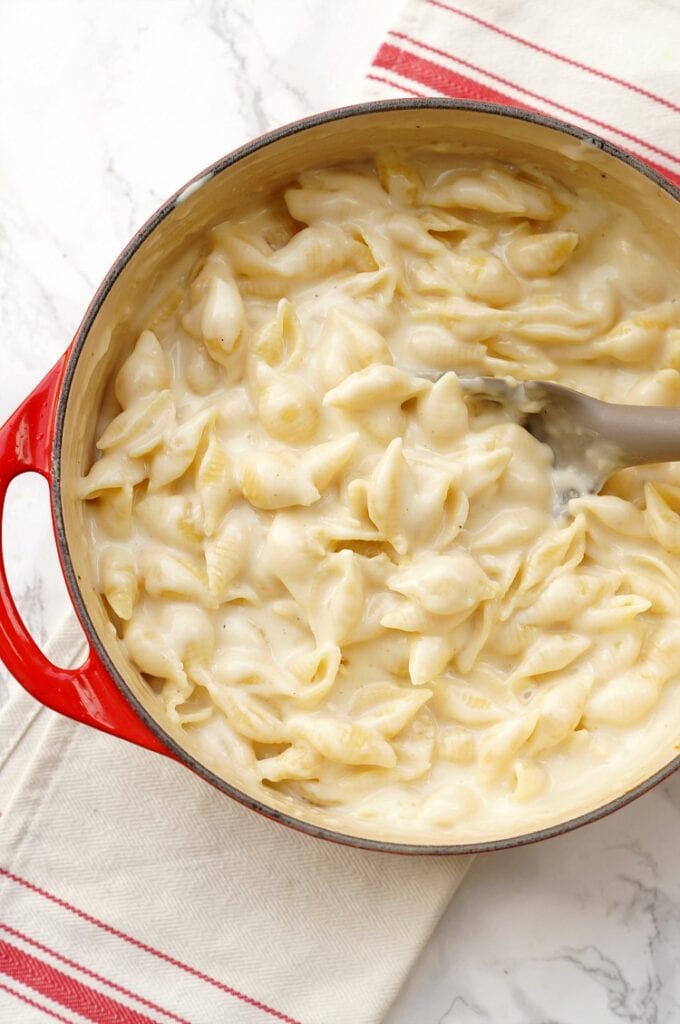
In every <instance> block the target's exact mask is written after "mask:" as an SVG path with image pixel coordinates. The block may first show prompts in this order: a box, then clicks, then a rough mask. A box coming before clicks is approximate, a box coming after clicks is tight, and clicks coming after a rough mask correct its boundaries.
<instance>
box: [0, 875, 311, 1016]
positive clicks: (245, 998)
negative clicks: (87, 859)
mask: <svg viewBox="0 0 680 1024" xmlns="http://www.w3.org/2000/svg"><path fill="white" fill-rule="evenodd" d="M0 875H4V876H5V878H9V879H10V880H11V881H13V882H16V884H17V885H22V886H23V887H24V888H25V889H29V890H30V891H31V892H34V893H36V894H37V895H38V896H42V897H44V899H46V900H49V901H50V902H51V903H54V904H56V905H57V906H58V907H63V909H64V910H68V911H70V912H71V913H72V914H75V915H76V916H77V917H80V918H82V919H83V921H88V922H89V923H90V924H93V925H95V926H96V927H97V928H101V929H102V931H105V932H108V933H109V935H115V936H116V938H119V939H122V940H123V941H124V942H129V943H130V945H131V946H136V947H137V949H142V950H144V952H145V953H150V954H151V955H152V956H156V957H158V959H159V960H163V961H164V962H165V963H167V964H171V965H172V966H173V967H179V969H180V970H182V971H185V972H186V973H187V974H190V975H191V976H192V977H194V978H198V980H199V981H203V982H205V983H206V984H207V985H212V986H213V987H214V988H217V989H219V990H220V991H221V992H226V993H227V995H230V996H233V997H234V999H239V1000H240V1001H241V1002H244V1003H247V1004H248V1005H249V1006H253V1007H254V1008H255V1009H257V1010H262V1012H263V1013H268V1014H269V1016H270V1017H275V1018H276V1020H280V1021H283V1022H284V1024H301V1022H300V1021H299V1020H296V1019H295V1018H294V1017H290V1016H289V1015H288V1014H286V1013H282V1011H281V1010H276V1009H274V1007H273V1006H268V1005H267V1004H266V1003H263V1002H261V1001H260V1000H259V999H254V998H253V996H249V995H246V994H245V993H244V992H239V990H238V989H235V988H232V987H231V985H225V984H224V982H222V981H218V980H217V978H211V977H210V975H208V974H204V973H203V971H199V970H198V968H196V967H191V966H190V965H189V964H185V963H182V961H181V960H176V959H175V957H173V956H170V955H169V954H168V953H163V952H162V951H161V950H159V949H155V948H154V947H153V946H149V945H148V944H147V943H146V942H142V941H141V940H140V939H135V938H133V936H132V935H127V934H126V933H125V932H122V931H120V930H119V929H118V928H114V927H113V925H110V924H107V923H106V922H105V921H100V920H99V918H96V917H93V915H92V914H88V913H87V911H85V910H81V909H80V908H79V907H76V906H74V905H73V904H72V903H69V902H68V901H67V900H63V899H61V897H60V896H55V895H54V894H53V893H51V892H48V891H47V889H42V888H41V887H40V886H39V885H36V884H35V883H34V882H29V881H28V879H27V878H22V877H21V876H20V875H15V874H14V873H13V872H11V871H8V870H7V869H6V868H0Z"/></svg>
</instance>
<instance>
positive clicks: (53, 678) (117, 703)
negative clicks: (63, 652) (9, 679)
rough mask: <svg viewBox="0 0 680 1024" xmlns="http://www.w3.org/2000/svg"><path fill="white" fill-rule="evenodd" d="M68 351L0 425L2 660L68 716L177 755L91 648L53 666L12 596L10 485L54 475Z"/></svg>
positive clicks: (37, 694) (40, 696)
mask: <svg viewBox="0 0 680 1024" xmlns="http://www.w3.org/2000/svg"><path fill="white" fill-rule="evenodd" d="M67 358H68V353H65V354H64V356H62V358H61V359H60V360H59V362H58V363H57V364H56V366H54V367H53V368H52V369H51V370H50V372H49V373H48V374H47V376H46V377H45V378H44V380H43V381H41V383H40V384H38V386H37V388H36V389H35V391H33V392H32V394H30V395H29V396H28V398H27V399H26V400H25V401H24V402H23V403H22V404H21V405H20V406H19V408H18V409H17V410H16V412H14V413H13V415H12V416H10V418H9V419H8V420H7V422H6V423H5V425H4V426H3V427H2V428H0V659H2V661H3V662H4V663H5V665H6V666H7V668H8V669H9V671H10V672H11V673H12V675H13V676H14V677H15V678H16V679H17V680H18V682H19V683H21V685H22V686H23V687H24V689H25V690H27V691H28V692H29V693H30V694H31V695H32V696H33V697H35V698H36V700H39V701H40V702H41V703H42V704H46V705H47V707H49V708H52V709H53V710H54V711H59V712H60V713H61V714H62V715H67V716H68V717H69V718H74V719H76V721H78V722H84V723H85V724H86V725H91V726H94V728H96V729H101V730H102V731H103V732H108V733H112V734H113V735H115V736H120V737H121V738H122V739H126V740H130V742H131V743H137V744H138V745H139V746H140V747H148V749H149V750H154V751H157V752H158V753H160V754H167V755H168V756H169V757H172V756H173V754H172V753H171V752H170V751H169V750H168V749H167V747H166V746H165V745H164V744H163V743H162V742H161V740H160V739H159V738H158V737H157V736H156V735H155V734H154V733H153V732H152V731H151V729H150V728H149V727H148V726H147V725H146V724H145V723H144V722H143V721H142V719H141V718H140V717H139V715H138V714H137V712H136V711H135V710H134V709H133V708H132V706H131V705H130V704H128V702H127V701H126V700H125V698H124V697H123V695H122V694H121V692H120V690H119V689H118V687H117V686H116V684H115V683H114V682H113V680H112V679H111V677H110V675H109V673H108V672H107V670H106V668H105V666H104V665H103V663H102V661H101V660H100V658H99V656H98V654H97V652H96V651H95V649H94V648H93V647H92V646H90V649H89V652H88V655H87V658H86V660H85V661H84V662H83V664H82V665H80V666H79V667H78V668H73V669H71V668H59V667H58V666H57V665H53V664H52V662H51V661H49V659H48V658H46V657H45V655H44V654H43V653H42V651H41V650H40V648H39V647H38V645H37V644H36V643H35V641H34V640H33V637H32V636H31V635H30V633H29V632H28V630H27V629H26V626H25V625H24V622H23V620H22V618H21V616H20V615H19V612H18V610H17V607H16V605H15V603H14V599H13V597H12V594H11V591H10V587H9V583H8V580H7V572H6V570H5V559H4V551H3V544H2V529H1V528H2V521H3V515H4V508H5V498H6V496H7V488H8V487H9V485H10V483H11V482H12V480H14V479H15V477H17V476H20V475H21V474H22V473H39V474H40V475H41V476H43V477H44V478H45V479H46V480H47V482H48V483H51V477H52V467H51V458H52V441H53V436H54V420H55V412H56V405H57V399H58V396H59V391H60V388H61V384H62V380H63V377H64V371H65V368H66V362H67Z"/></svg>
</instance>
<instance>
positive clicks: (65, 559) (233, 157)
mask: <svg viewBox="0 0 680 1024" xmlns="http://www.w3.org/2000/svg"><path fill="white" fill-rule="evenodd" d="M432 109H447V110H470V111H473V112H475V113H484V114H496V115H500V116H502V117H505V118H510V119H513V120H521V121H528V122H530V123H532V124H536V125H540V126H542V127H545V128H552V129H555V130H557V131H559V132H562V133H563V134H565V135H570V136H572V137H574V138H576V139H579V140H581V141H583V142H585V143H588V144H589V145H592V146H594V147H595V148H597V149H599V150H602V151H604V152H605V153H608V154H609V155H610V156H612V157H615V158H617V159H618V160H621V161H623V162H624V163H626V164H628V165H629V166H631V167H633V168H635V170H637V171H639V173H640V174H643V175H644V176H645V177H647V178H649V179H650V180H651V181H653V182H654V183H655V184H657V185H658V186H659V187H660V188H662V189H664V190H665V191H666V192H668V193H669V194H670V195H671V196H672V197H673V198H674V199H676V200H677V201H678V202H680V189H678V188H676V187H675V186H674V185H673V184H672V183H671V182H670V181H668V180H667V179H665V178H663V177H662V176H661V175H660V174H658V173H657V172H656V171H655V170H653V169H652V168H650V167H648V166H647V165H646V164H644V163H642V162H641V161H640V160H638V159H636V158H635V157H633V156H630V155H629V154H628V153H625V152H624V151H623V150H621V149H619V148H618V147H617V146H614V145H612V144H611V143H609V142H607V141H606V140H604V139H601V138H599V137H598V136H596V135H593V134H591V133H590V132H586V131H583V130H582V129H580V128H577V127H575V126H574V125H570V124H566V123H564V122H562V121H557V120H554V119H552V118H549V117H544V116H543V115H541V114H535V113H532V112H528V111H524V110H520V109H518V108H513V107H503V106H499V105H497V104H492V103H476V102H469V101H464V100H447V99H419V100H415V99H414V100H378V101H374V102H368V103H360V104H356V105H353V106H348V107H341V108H339V109H336V110H329V111H325V112H323V113H321V114H316V115H314V116H312V117H306V118H303V119H302V120H300V121H295V122H293V123H292V124H289V125H286V126H284V127H282V128H278V129H276V130H275V131H272V132H269V133H267V134H266V135H263V136H261V137H259V138H257V139H255V140H253V141H252V142H249V143H247V144H246V145H245V146H241V147H240V148H239V149H236V150H234V151H233V152H231V153H229V154H227V155H226V156H224V157H222V158H221V159H220V160H217V161H216V162H215V163H214V164H212V165H211V166H210V167H208V168H206V169H205V170H204V171H201V173H200V174H197V175H196V176H195V177H194V178H192V179H191V180H190V181H189V182H188V183H187V184H186V185H185V186H184V187H183V188H181V189H180V190H179V191H178V192H176V193H175V194H174V195H173V196H171V197H170V199H168V200H167V202H165V203H163V205H162V206H161V207H160V208H159V209H158V210H157V211H156V213H154V214H153V215H152V217H150V219H149V220H148V221H147V222H146V223H145V224H144V225H143V226H142V227H141V228H140V229H139V231H137V233H136V234H135V235H134V236H133V238H132V239H131V241H130V242H129V243H128V245H127V246H126V247H125V248H124V249H123V251H122V252H121V254H120V256H119V257H118V258H117V260H116V261H115V263H114V264H113V266H112V267H111V269H110V270H109V272H108V274H107V275H106V277H105V278H104V280H103V281H102V283H101V284H100V286H99V288H98V289H97V291H96V293H95V295H94V298H93V299H92V302H91V303H90V305H89V307H88V309H87V312H86V313H85V317H84V318H83V322H82V323H81V325H80V327H79V328H78V331H77V332H76V335H75V337H74V339H73V343H72V346H71V352H70V356H69V360H68V363H67V366H66V370H65V374H64V379H63V383H62V388H61V392H60V395H59V401H58V405H57V411H56V420H55V431H54V444H53V448H52V480H53V486H52V493H51V500H52V513H53V517H54V523H55V529H56V534H57V542H58V544H59V548H60V554H61V559H62V565H63V568H64V574H65V577H66V582H67V585H68V589H69V591H70V594H71V597H72V599H73V603H74V605H75V607H76V610H77V613H78V616H79V618H80V620H81V623H82V624H83V627H84V629H85V631H86V633H87V635H88V639H89V641H90V643H91V644H92V646H93V647H94V649H95V650H96V652H97V654H98V656H99V657H100V658H101V661H102V662H103V664H104V666H105V667H106V669H107V671H108V673H109V675H110V676H111V679H112V680H113V681H114V683H115V685H116V686H117V688H118V689H119V690H120V692H121V694H122V695H123V696H124V698H125V699H126V700H127V701H128V703H129V704H130V705H131V706H132V708H133V710H134V711H135V712H136V714H137V715H138V716H139V717H140V719H142V721H143V722H144V723H145V724H146V725H147V726H148V728H149V729H150V730H151V731H152V732H153V733H154V734H155V735H156V736H157V737H158V738H159V739H160V740H161V741H162V743H163V744H165V746H167V747H168V749H169V750H170V751H171V752H172V754H174V756H175V757H176V758H177V759H178V760H179V761H181V762H182V763H184V764H185V765H186V766H187V767H188V768H191V769H192V770H193V771H194V772H195V773H196V774H197V775H199V776H201V777H202V778H203V779H205V780H206V781H207V782H210V783H211V784H212V785H213V786H215V787H216V788H217V789H220V790H221V791H222V792H223V793H226V794H227V795H228V796H230V797H232V798H233V799H234V800H236V801H238V802H239V803H240V804H243V805H244V806H245V807H248V808H250V809H251V810H254V811H257V812H258V813H259V814H262V815H264V816H265V817H267V818H269V819H271V820H273V821H277V822H279V823H281V824H283V825H286V826H289V827H291V828H294V829H296V830H298V831H300V832H304V833H306V834H308V835H310V836H314V837H316V838H320V839H325V840H329V841H331V842H335V843H340V844H343V845H347V846H354V847H358V848H360V849H364V850H376V851H380V852H382V853H401V854H419V855H430V856H431V855H446V854H448V855H451V854H459V855H462V854H475V853H489V852H494V851H498V850H507V849H511V848H513V847H517V846H525V845H527V844H529V843H536V842H539V841H540V840H543V839H550V838H552V837H553V836H560V835H564V834H565V833H566V832H571V831H572V830H574V829H577V828H581V827H582V826H583V825H588V824H590V823H591V822H594V821H597V820H599V819H600V818H603V817H605V816H606V815H608V814H611V813H613V812H614V811H616V810H618V809H619V808H621V807H624V806H625V805H626V804H628V803H630V802H631V801H632V800H635V799H636V798H637V797H639V796H642V795H643V794H644V793H646V792H647V791H648V790H650V789H652V788H653V787H654V786H656V785H658V784H659V783H660V782H662V781H663V780H664V779H667V778H668V777H669V776H670V775H671V774H672V773H673V772H675V771H676V770H677V769H678V768H680V754H678V756H677V757H675V758H674V759H673V760H672V761H670V762H669V763H668V764H667V765H665V766H664V767H663V768H661V769H660V770H659V771H657V772H655V773H654V774H653V775H651V776H650V777H649V778H647V779H645V780H644V781H643V782H641V783H639V784H638V785H637V786H635V787H633V788H632V789H631V790H629V791H628V792H626V793H623V794H622V795H621V796H619V797H617V798H616V799H615V800H611V801H608V802H607V803H605V804H602V805H600V806H598V807H596V808H594V809H593V810H591V811H588V812H587V813H585V814H581V815H579V816H577V817H575V818H570V819H569V820H567V821H563V822H559V823H558V824H555V825H551V826H550V827H548V828H542V829H537V830H535V831H532V832H527V833H525V834H523V835H519V836H511V837H509V838H504V839H498V840H490V841H486V842H477V843H460V844H444V843H442V844H434V845H421V844H417V843H399V842H391V841H383V840H380V839H369V838H363V837H358V836H353V835H349V834H346V833H343V832H337V831H334V830H332V829H328V828H322V827H320V826H318V825H314V824H311V823H309V822H306V821H303V820H302V819H300V818H297V817H294V816H293V815H290V814H285V813H283V812H281V811H279V810H277V809H276V808H273V807H271V806H269V805H268V804H266V803H263V802H262V801H260V800H256V799H254V798H253V797H251V796H249V795H248V794H247V793H244V792H242V791H241V790H239V789H237V788H236V787H235V786H233V785H231V784H230V783H228V782H225V781H224V779H221V778H220V777H219V776H218V775H216V774H214V773H213V772H212V771H210V769H208V768H206V767H205V765H202V764H201V763H200V762H199V761H197V760H196V759H195V758H194V757H192V755H191V754H189V753H188V752H187V751H186V750H185V749H184V748H183V747H181V746H180V745H179V744H178V743H177V742H176V741H175V740H174V739H173V738H172V737H171V736H170V735H169V734H168V733H166V732H165V731H164V730H163V729H162V728H161V726H160V725H159V724H158V722H156V720H155V719H153V718H152V717H151V715H149V713H148V712H147V711H146V709H145V708H144V707H143V706H142V705H141V704H140V702H139V701H138V700H137V698H136V697H135V696H134V694H133V693H132V691H131V690H130V689H129V687H128V686H127V684H126V683H125V680H124V679H123V677H122V676H121V674H120V673H119V672H118V670H117V668H116V667H115V665H114V664H113V661H112V660H111V657H110V656H109V654H108V651H107V649H106V646H105V645H104V643H103V642H102V640H101V638H100V636H99V635H98V633H97V631H96V629H95V627H94V624H93V622H92V620H91V618H90V615H89V613H88V610H87V607H86V605H85V602H84V600H83V598H82V595H81V593H80V588H79V585H78V580H77V577H76V572H75V569H74V567H73V563H72V561H71V555H70V552H69V547H68V543H67V539H66V531H65V526H64V514H63V508H62V489H61V453H62V435H63V430H64V419H65V416H66V409H67V405H68V400H69V395H70V391H71V386H72V384H73V377H74V373H75V369H76V366H77V363H78V359H79V357H80V354H81V352H82V351H83V348H84V346H85V344H86V341H87V338H88V335H89V332H90V329H91V327H92V325H93V323H94V321H95V319H96V317H97V315H98V313H99V311H100V309H101V307H102V305H103V304H104V302H105V301H106V298H107V296H108V294H109V291H110V290H111V287H112V286H113V284H114V282H115V281H116V280H117V278H118V276H119V275H120V273H121V272H122V270H123V269H124V267H125V266H126V265H127V263H128V261H129V260H130V258H131V257H132V256H133V254H134V253H135V252H136V251H137V249H138V248H139V246H140V245H141V244H142V243H143V242H144V241H145V239H146V238H148V236H149V235H150V234H151V233H152V232H153V231H154V230H155V229H156V228H157V227H158V225H159V224H160V223H161V222H162V221H163V220H164V219H165V218H166V217H167V216H168V214H169V213H171V212H172V210H174V209H175V207H176V206H177V205H178V204H179V203H181V202H182V201H183V200H184V199H185V198H187V197H188V196H189V195H191V194H192V193H193V192H194V191H196V190H197V189H199V188H201V186H202V185H204V184H205V183H206V182H208V181H210V180H211V179H212V178H214V177H215V176H216V175H218V174H221V173H222V172H223V171H225V170H227V169H228V168H229V167H231V166H233V165H234V164H236V163H237V162H238V161H239V160H242V159H243V158H244V157H246V156H249V155H250V154H251V153H254V152H255V151H257V150H260V149H264V148H266V147H267V146H269V145H271V144H272V143H274V142H277V141H278V140H279V139H283V138H286V137H287V136H292V135H296V134H298V133H299V132H304V131H307V130H308V129H310V128H315V127H317V126H318V125H322V124H330V123H332V122H334V121H344V120H349V119H351V118H353V117H361V116H362V115H364V114H369V113H380V112H385V113H394V112H396V111H399V110H432Z"/></svg>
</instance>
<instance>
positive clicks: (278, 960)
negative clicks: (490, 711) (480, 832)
mask: <svg viewBox="0 0 680 1024" xmlns="http://www.w3.org/2000/svg"><path fill="white" fill-rule="evenodd" d="M71 622H72V620H70V621H69V623H67V624H66V625H65V627H64V628H63V630H62V631H60V633H59V635H58V636H57V637H55V638H54V639H53V641H52V644H51V645H50V653H51V654H52V656H53V657H54V656H55V651H56V649H57V647H58V648H59V649H60V652H61V656H60V659H59V660H60V661H62V662H63V661H65V660H66V659H65V658H64V654H66V653H70V656H71V657H70V662H71V664H75V663H77V662H78V660H79V659H80V658H82V652H83V647H82V641H81V640H80V634H79V631H78V629H77V628H75V629H74V628H73V626H72V624H71ZM0 813H1V815H2V816H1V818H0V1021H1V1022H2V1024H29V1022H30V1024H35V1022H42V1021H51V1020H59V1021H67V1022H69V1024H76V1022H78V1024H83V1022H84V1021H92V1022H96V1024H109V1022H110V1024H114V1022H115V1024H152V1022H155V1024H170V1022H173V1021H174V1022H175V1024H266V1022H267V1021H270V1022H271V1021H284V1022H287V1024H373V1022H377V1021H379V1020H380V1019H381V1017H382V1016H383V1014H384V1013H385V1011H386V1009H387V1007H388V1005H389V1003H390V1002H391V1001H392V999H393V998H394V996H395V994H396V992H397V991H398V989H399V987H400V985H401V983H402V982H403V980H404V977H405V975H406V973H407V971H408V969H409V967H410V965H411V964H412V963H413V961H414V959H415V958H416V956H417V955H418V952H419V951H420V949H421V948H422V946H423V945H424V943H425V942H426V941H427V938H428V936H429V935H430V933H431V931H432V929H433V927H434V925H435V924H436V922H437V920H438V918H439V916H440V915H441V913H442V911H443V910H444V907H445V906H446V904H447V902H448V900H449V899H450V897H451V894H452V893H453V891H454V890H455V888H456V886H457V885H458V884H459V882H460V881H461V879H462V877H463V875H464V873H465V870H466V868H467V866H468V863H469V860H470V858H430V857H426V858H408V857H396V856H389V855H387V854H377V853H370V852H365V851H360V850H352V849H346V848H344V847H340V846H334V845H332V844H330V843H324V842H321V841H320V840H317V839H313V838H311V837H308V836H304V835H300V834H299V833H297V832H293V831H292V830H289V829H285V828H283V827H282V826H280V825H276V824H273V823H272V822H270V821H267V820H266V819H264V818H261V817H259V816H258V815H256V814H254V813H252V812H251V811H248V810H246V809H245V808H243V807H241V806H239V805H238V804H236V803H234V802H233V801H232V800H230V799H229V798H228V797H227V796H225V795H224V794H222V793H220V792H218V791H217V790H215V789H213V788H212V787H211V786H209V785H208V784H207V783H206V782H204V781H202V780H201V779H199V778H198V777H196V776H195V775H193V774H192V773H191V772H190V771H188V770H187V769H186V768H183V767H181V766H180V765H178V764H177V763H175V762H172V761H170V760H167V759H166V758H163V757H160V756H159V755H157V754H152V753H150V752H149V751H146V750H141V749H139V748H137V747H133V746H132V745H130V744H128V743H124V742H122V741H121V740H116V739H114V738H111V737H109V736H105V735H103V734H101V733H97V732H96V731H94V730H93V729H89V728H86V727H85V726H82V725H78V724H76V723H74V722H71V721H69V720H67V719H65V718H62V717H60V716H58V715H56V714H54V713H53V712H51V711H48V710H47V709H46V708H41V707H40V705H38V704H36V703H35V701H33V700H32V699H31V698H30V697H29V696H28V695H26V694H23V693H22V692H21V691H19V692H16V693H14V694H13V696H12V698H11V699H10V701H9V703H8V704H7V705H6V706H5V707H4V708H3V709H2V711H0Z"/></svg>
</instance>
